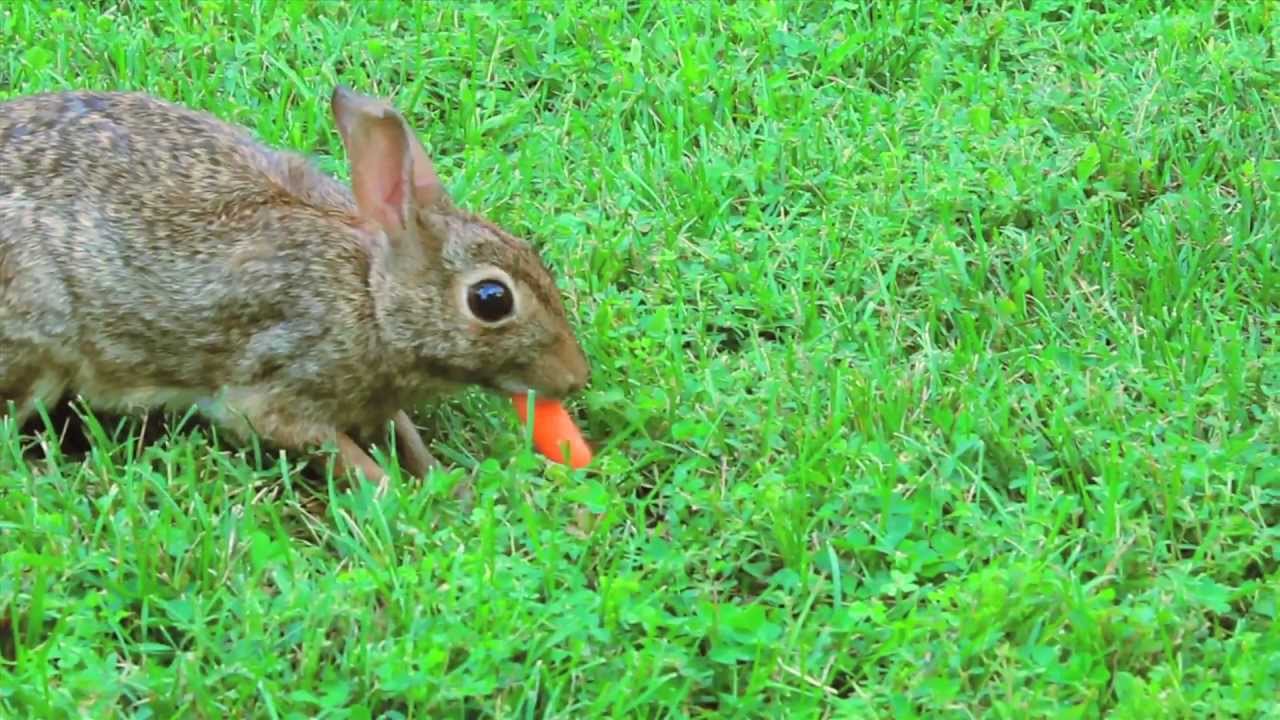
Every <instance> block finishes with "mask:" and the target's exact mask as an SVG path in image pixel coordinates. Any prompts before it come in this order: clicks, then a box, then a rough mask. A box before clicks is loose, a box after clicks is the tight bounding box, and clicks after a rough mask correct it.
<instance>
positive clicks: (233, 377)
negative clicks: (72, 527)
mask: <svg viewBox="0 0 1280 720" xmlns="http://www.w3.org/2000/svg"><path fill="white" fill-rule="evenodd" d="M351 207H352V203H351V200H350V195H349V191H347V190H346V188H344V187H343V186H342V185H340V184H339V183H337V182H336V181H334V180H332V179H331V178H329V177H327V176H325V175H323V174H322V173H319V172H318V171H316V170H314V169H313V168H312V166H311V165H310V164H309V163H308V162H306V161H305V160H303V159H302V158H300V157H298V156H295V155H292V154H288V153H281V152H277V151H274V150H271V149H269V148H267V147H266V146H264V145H262V144H260V143H259V142H258V141H257V140H256V139H254V138H253V137H252V136H251V135H250V134H249V133H248V132H247V131H245V130H243V129H241V128H238V127H235V126H232V125H229V124H226V123H223V122H221V121H219V120H217V119H216V118H213V117H212V116H209V115H206V114H204V113H200V112H196V111H192V110H188V109H185V108H182V107H179V106H176V105H173V104H170V103H167V102H164V101H161V100H158V99H155V98H152V97H149V96H145V95H140V94H130V93H93V92H76V93H63V94H50V95H38V96H31V97H25V98H20V99H17V100H13V101H9V102H7V103H0V265H3V268H4V269H0V274H3V275H4V276H5V277H9V278H10V282H9V286H10V291H8V292H6V291H5V290H4V287H3V286H0V344H5V343H7V344H8V345H10V347H12V348H15V350H14V352H13V354H12V356H13V357H17V356H18V355H20V354H25V355H26V356H29V357H33V358H34V357H39V358H41V362H42V363H43V364H47V365H51V366H59V367H61V368H64V369H65V371H66V373H67V374H69V375H70V376H71V377H69V379H68V382H69V384H71V385H73V386H74V387H76V389H77V390H78V391H80V392H82V394H84V395H85V396H86V397H90V398H92V399H94V400H97V401H99V402H100V403H101V404H103V405H121V404H125V405H127V404H130V403H131V402H132V401H133V399H134V398H133V395H138V397H137V400H138V402H139V404H143V405H149V404H156V402H155V401H156V400H157V399H158V398H162V397H163V396H166V395H169V394H172V395H174V402H175V403H176V404H179V405H180V404H183V403H185V402H188V401H189V400H190V399H191V397H197V398H198V397H203V396H204V395H206V394H207V393H208V392H212V391H213V390H215V389H216V388H219V387H223V386H225V385H227V384H229V383H230V384H235V383H237V382H240V383H245V382H256V381H259V380H265V379H267V378H269V377H272V376H276V375H287V374H289V368H288V367H284V366H283V365H282V364H283V363H284V360H283V359H284V358H291V359H292V361H293V362H295V363H298V364H299V365H300V366H301V369H300V370H299V376H300V377H301V374H304V373H305V372H306V369H307V368H306V364H307V363H308V362H310V363H311V364H312V366H313V367H312V368H311V370H312V371H314V372H316V373H317V374H324V373H322V372H320V371H321V370H323V369H325V368H321V367H320V366H322V365H324V364H325V363H326V362H329V361H330V360H329V358H332V357H353V356H358V355H359V353H356V352H349V353H345V354H344V353H342V352H340V350H341V349H340V348H333V352H332V353H330V355H329V356H320V355H319V354H318V352H319V351H318V350H317V348H321V347H325V346H326V344H328V345H330V346H332V345H334V344H338V345H343V344H360V343H367V338H365V337H363V336H362V334H361V332H359V331H356V332H350V333H347V334H346V335H341V334H340V333H335V332H334V328H351V327H356V328H360V327H368V326H370V324H371V323H370V322H369V320H370V318H369V314H370V313H371V312H372V311H371V308H370V307H369V305H368V303H366V302H363V301H362V297H361V294H362V292H363V288H364V276H365V275H367V272H368V262H367V258H366V257H365V256H364V255H363V253H362V252H361V251H360V248H359V246H358V243H356V241H354V240H353V239H352V238H351V237H350V236H349V235H348V234H346V233H344V232H343V231H342V229H343V228H344V227H345V225H344V221H345V219H346V215H347V214H348V213H349V212H350V208H351ZM19 289H21V291H19ZM22 338H25V340H21V339H22ZM15 362H16V360H11V364H13V363H15ZM2 365H4V362H3V361H0V366H2ZM327 370H328V372H329V374H330V376H331V375H332V369H331V368H328V369H327ZM5 372H6V371H5V368H4V367H0V375H4V374H5ZM14 372H15V371H13V370H10V371H9V374H10V375H13V374H14ZM3 379H4V378H3V377H0V380H3ZM276 379H277V381H287V380H288V378H284V377H281V378H276ZM3 391H4V388H2V387H0V396H2V395H4V392H3ZM2 400H3V397H0V401H2Z"/></svg>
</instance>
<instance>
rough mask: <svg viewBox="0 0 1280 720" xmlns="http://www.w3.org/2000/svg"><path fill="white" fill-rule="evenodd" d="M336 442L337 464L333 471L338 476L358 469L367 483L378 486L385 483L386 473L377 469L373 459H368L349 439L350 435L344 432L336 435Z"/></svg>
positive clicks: (353, 441)
mask: <svg viewBox="0 0 1280 720" xmlns="http://www.w3.org/2000/svg"><path fill="white" fill-rule="evenodd" d="M337 442H338V462H337V463H336V465H337V467H336V468H334V470H335V471H336V472H337V473H338V474H340V475H345V474H347V473H349V472H352V471H354V470H355V469H356V468H359V469H360V470H361V471H362V472H363V473H364V477H365V479H366V480H368V481H369V482H375V483H378V484H379V485H383V484H385V483H386V482H387V473H386V471H385V470H383V469H382V468H381V467H379V466H378V463H377V462H375V461H374V459H373V458H371V457H369V453H367V452H365V451H364V450H362V449H360V446H359V445H357V444H356V442H355V440H352V439H351V436H350V435H347V434H346V433H344V432H340V433H338V435H337Z"/></svg>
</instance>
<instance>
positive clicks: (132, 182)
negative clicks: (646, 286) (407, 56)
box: [0, 86, 590, 481]
mask: <svg viewBox="0 0 1280 720" xmlns="http://www.w3.org/2000/svg"><path fill="white" fill-rule="evenodd" d="M330 110H331V112H332V115H333V118H334V120H335V122H336V124H337V127H338V130H339V133H340V134H341V136H342V140H343V143H344V145H345V148H346V151H347V156H348V160H349V162H350V170H351V178H352V182H351V185H352V187H351V188H350V189H348V188H347V187H346V186H344V185H342V184H341V183H339V182H337V181H336V180H334V179H333V178H331V177H329V176H327V175H325V174H323V173H322V172H320V171H319V170H317V169H316V168H315V167H313V165H312V164H311V163H310V162H309V161H308V160H306V159H305V158H304V157H302V156H300V155H297V154H293V153H288V152H280V151H276V150H273V149H271V148H268V147H266V146H265V145H263V144H261V143H260V142H259V141H258V140H256V139H255V138H254V137H253V136H252V135H250V134H249V132H248V131H247V130H244V129H242V128H239V127H235V126H232V125H228V124H226V123H224V122H222V121H220V120H218V119H217V118H215V117H213V116H211V115H208V114H205V113H202V112H197V111H193V110H190V109H187V108H183V107H180V106H177V105H174V104H171V103H169V102H166V101H162V100H159V99H156V98H153V97H150V96H147V95H144V94H139V93H113V92H63V93H50V94H40V95H33V96H28V97H21V98H17V99H14V100H10V101H7V102H4V103H0V414H3V413H6V412H8V408H9V403H13V406H14V407H16V412H17V419H18V420H19V422H21V421H22V420H24V419H25V418H26V417H27V416H29V414H30V413H31V412H32V411H33V409H34V408H35V406H36V403H37V402H43V403H51V402H53V401H55V400H56V399H57V398H59V397H61V396H62V395H63V394H64V393H66V392H72V393H75V394H77V395H79V396H80V397H81V398H83V399H84V400H85V401H86V402H87V403H88V404H89V405H90V406H91V407H98V408H102V409H110V410H117V411H126V412H127V411H130V410H135V409H155V408H168V409H177V410H186V409H189V408H191V407H192V406H193V405H194V406H195V407H197V408H198V409H199V410H200V411H201V412H202V413H203V414H204V415H206V416H207V417H208V418H209V419H210V420H211V421H212V422H214V423H215V424H216V425H218V426H220V427H222V428H224V429H226V430H228V431H230V432H232V434H233V435H237V436H239V437H241V438H247V437H248V436H249V434H250V433H258V434H259V435H260V436H261V437H263V438H265V439H266V440H268V441H269V442H271V443H272V444H274V445H276V446H277V447H281V448H285V449H294V450H311V449H316V448H318V447H321V446H324V445H328V444H334V445H336V448H337V450H338V470H339V471H341V472H346V471H352V470H357V469H358V470H360V471H362V472H363V473H364V475H365V476H366V477H367V478H368V479H371V480H375V481H383V480H385V473H384V470H383V469H382V468H380V467H379V466H378V465H377V463H375V462H374V461H373V459H372V458H371V457H370V455H369V453H368V452H367V451H366V449H365V447H367V445H368V443H369V442H371V440H372V439H373V438H375V437H376V436H375V433H377V432H380V431H384V430H386V429H387V428H388V427H389V426H391V427H393V428H394V435H395V438H396V441H397V444H398V449H399V455H400V457H401V459H402V461H403V465H404V467H405V468H406V469H407V470H409V471H410V472H412V473H414V474H416V475H423V474H425V473H426V472H427V471H428V470H429V468H430V467H432V466H434V465H436V464H437V463H436V460H435V459H434V458H433V457H432V455H431V453H430V452H428V450H427V448H426V445H425V444H424V442H423V441H422V439H421V437H420V436H419V434H418V431H417V430H416V429H415V428H414V426H413V424H412V422H411V421H410V419H409V416H408V414H407V412H406V409H408V408H413V407H415V406H418V405H420V404H421V403H425V402H428V401H430V400H431V399H432V398H435V397H438V396H439V395H440V394H442V393H446V392H449V391H452V390H457V389H460V388H462V387H465V386H480V387H483V388H487V389H489V390H492V391H495V392H500V393H503V394H505V395H511V394H516V393H523V392H525V391H527V390H528V389H533V390H535V391H536V392H537V393H538V394H539V395H540V396H544V397H551V398H562V397H564V396H566V395H569V394H571V393H574V392H576V391H578V390H579V389H581V388H582V387H583V386H584V385H585V384H586V383H587V380H588V376H589V373H590V368H589V365H588V362H587V359H586V357H585V356H584V354H583V351H582V349H581V347H580V345H579V343H578V341H577V339H576V338H575V335H574V332H573V330H572V329H571V327H570V323H569V321H568V319H567V318H566V314H565V310H564V307H563V305H562V301H561V297H560V293H559V292H558V290H557V288H556V285H555V282H554V280H553V277H552V275H551V273H550V272H549V271H548V270H547V268H546V267H545V265H544V263H543V262H542V260H541V258H540V257H539V255H538V254H537V252H536V251H535V250H534V249H532V248H531V247H530V246H529V245H528V244H527V243H525V242H524V241H522V240H520V239H518V238H516V237H513V236H512V235H511V234H510V233H508V232H506V231H504V230H503V229H501V228H499V227H497V226H496V225H494V224H493V223H491V222H489V221H488V220H486V219H484V218H482V217H479V216H477V215H474V214H471V213H468V212H465V211H464V210H461V209H459V208H458V207H456V206H455V205H454V203H453V202H452V200H451V199H450V197H449V196H448V194H447V193H446V192H445V190H444V188H443V186H442V185H441V182H440V178H439V177H438V176H437V175H436V172H435V168H434V165H433V164H432V162H431V160H430V159H429V158H428V157H427V155H426V153H425V151H424V149H423V147H422V145H421V144H420V143H419V141H418V139H417V137H416V135H415V134H414V133H413V131H412V130H411V129H410V128H409V126H408V124H407V123H406V121H405V119H404V118H403V117H402V115H401V114H400V113H398V112H397V111H396V110H395V109H394V108H392V107H391V106H390V105H389V104H387V103H385V102H383V101H381V100H378V99H375V98H372V97H367V96H363V95H359V94H356V93H355V92H353V91H351V90H349V89H347V88H345V87H343V86H337V87H336V88H335V90H334V91H333V94H332V96H331V98H330ZM362 445H363V446H365V447H362Z"/></svg>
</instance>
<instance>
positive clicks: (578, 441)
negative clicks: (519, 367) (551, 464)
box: [511, 395, 591, 468]
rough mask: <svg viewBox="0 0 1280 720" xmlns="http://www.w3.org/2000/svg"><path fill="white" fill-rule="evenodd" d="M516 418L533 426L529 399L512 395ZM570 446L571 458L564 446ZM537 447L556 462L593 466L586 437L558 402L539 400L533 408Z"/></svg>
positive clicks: (581, 466) (535, 445)
mask: <svg viewBox="0 0 1280 720" xmlns="http://www.w3.org/2000/svg"><path fill="white" fill-rule="evenodd" d="M511 402H512V404H513V405H515V408H516V415H518V416H519V417H520V422H523V423H528V422H529V400H528V397H527V396H525V395H512V396H511ZM565 445H567V446H568V457H566V456H565V450H564V446H565ZM533 446H534V447H535V448H537V450H538V452H540V453H542V454H543V455H546V456H547V457H548V458H550V459H551V460H554V461H555V462H558V463H562V464H568V465H572V466H573V467H575V468H583V467H586V466H587V463H589V462H591V448H589V447H587V443H586V441H585V440H583V439H582V433H581V432H580V431H579V430H578V426H577V425H575V424H574V422H573V418H572V417H570V416H569V411H568V410H565V408H564V405H562V404H561V403H559V402H557V401H555V400H544V399H542V398H539V399H537V400H535V401H534V405H533Z"/></svg>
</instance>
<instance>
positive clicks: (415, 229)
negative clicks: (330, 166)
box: [331, 86, 590, 398]
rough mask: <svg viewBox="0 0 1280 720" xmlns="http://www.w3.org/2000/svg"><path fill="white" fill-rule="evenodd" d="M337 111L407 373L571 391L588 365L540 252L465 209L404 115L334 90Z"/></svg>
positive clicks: (394, 342)
mask: <svg viewBox="0 0 1280 720" xmlns="http://www.w3.org/2000/svg"><path fill="white" fill-rule="evenodd" d="M331 108H332V111H333V116H334V119H335V121H336V123H337V126H338V130H339V132H340V134H341V135H342V140H343V143H344V145H345V147H346V150H347V155H348V159H349V162H350V168H351V186H352V191H353V194H354V197H355V203H356V206H357V209H358V214H359V216H360V220H361V221H362V227H361V228H360V233H361V237H362V239H363V241H364V242H365V244H366V247H367V248H368V251H369V255H370V258H371V260H372V270H371V273H370V284H371V286H372V288H373V292H374V295H375V303H376V306H377V315H378V317H377V319H376V322H377V323H378V325H379V332H380V334H381V336H382V337H383V338H384V341H385V342H386V343H387V345H388V346H389V347H390V348H391V349H392V351H393V352H395V353H398V354H401V355H402V356H403V357H401V358H399V360H400V363H397V364H398V365H399V366H400V367H403V368H405V369H406V371H407V372H410V373H413V374H415V375H418V376H421V377H423V378H430V379H432V380H436V381H446V382H448V383H452V384H465V385H478V386H481V387H485V388H488V389H490V390H493V391H495V392H500V393H504V394H520V393H523V392H525V391H526V390H529V389H532V390H534V391H536V392H537V393H538V394H539V395H540V396H545V397H554V398H562V397H564V396H566V395H569V394H571V393H573V392H576V391H577V390H579V389H581V388H582V387H583V386H585V385H586V383H587V380H588V377H589V375H590V367H589V364H588V362H587V359H586V357H585V355H584V354H583V352H582V348H581V347H580V345H579V344H578V341H577V339H576V337H575V334H574V332H573V329H572V328H571V326H570V323H569V320H568V318H567V317H566V313H565V309H564V306H563V304H562V302H561V299H560V291H559V290H558V288H557V287H556V284H555V281H554V279H553V277H552V275H551V273H550V272H549V271H548V269H547V267H546V266H545V265H544V264H543V262H542V260H541V258H540V256H539V255H538V253H537V251H535V250H534V249H533V248H532V247H531V246H530V245H529V244H528V243H526V242H524V241H523V240H521V239H519V238H516V237H514V236H512V235H511V234H510V233H507V232H506V231H504V230H503V229H501V228H499V227H497V226H496V225H494V224H493V223H491V222H489V221H488V220H486V219H484V218H482V217H479V216H477V215H474V214H472V213H468V212H465V211H463V210H461V209H459V208H458V207H456V206H455V205H454V204H453V202H452V200H451V199H450V198H449V197H448V195H447V193H446V192H445V191H444V188H443V186H442V184H441V182H440V178H439V177H438V176H437V175H436V172H435V167H434V165H433V163H432V162H431V160H430V158H428V157H427V155H426V153H425V151H424V149H423V147H422V145H421V143H420V142H419V141H418V138H417V137H416V135H415V134H414V132H413V131H412V130H411V129H410V128H409V126H408V124H407V123H406V122H405V120H404V118H403V116H402V115H401V114H400V113H398V112H397V111H396V110H395V109H394V108H392V107H391V106H390V105H388V104H387V103H385V102H382V101H380V100H376V99H373V98H369V97H365V96H362V95H358V94H356V93H354V92H352V91H351V90H348V89H346V88H345V87H342V86H339V87H337V88H336V89H335V90H334V92H333V95H332V98H331Z"/></svg>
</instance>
